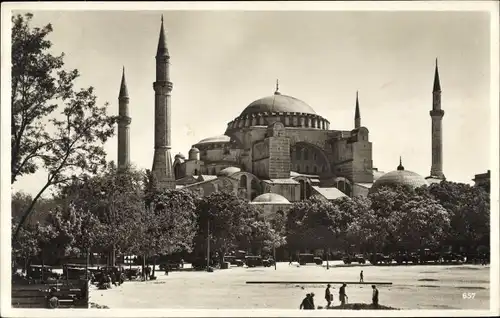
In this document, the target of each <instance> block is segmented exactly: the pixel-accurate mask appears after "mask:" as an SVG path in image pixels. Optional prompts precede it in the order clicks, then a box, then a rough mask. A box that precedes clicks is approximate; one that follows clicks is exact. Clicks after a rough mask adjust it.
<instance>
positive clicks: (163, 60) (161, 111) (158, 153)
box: [152, 15, 175, 189]
mask: <svg viewBox="0 0 500 318" xmlns="http://www.w3.org/2000/svg"><path fill="white" fill-rule="evenodd" d="M172 87H173V86H172V82H170V55H169V54H168V49H167V41H166V38H165V30H164V28H163V15H162V16H161V27H160V38H159V40H158V49H157V51H156V81H155V82H154V83H153V88H154V91H155V152H154V157H153V168H152V172H153V175H154V178H155V181H156V186H157V187H158V188H159V189H174V188H175V178H174V173H173V171H172V157H171V155H170V148H171V144H170V136H171V133H170V132H171V118H170V117H171V105H170V92H172Z"/></svg>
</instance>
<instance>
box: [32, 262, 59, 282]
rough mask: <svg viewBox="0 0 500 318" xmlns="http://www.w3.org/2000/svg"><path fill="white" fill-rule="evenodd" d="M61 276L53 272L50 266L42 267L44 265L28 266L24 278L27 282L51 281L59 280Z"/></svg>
mask: <svg viewBox="0 0 500 318" xmlns="http://www.w3.org/2000/svg"><path fill="white" fill-rule="evenodd" d="M60 276H61V275H59V274H58V273H56V272H54V268H53V267H52V266H44V265H30V266H28V268H27V269H26V277H27V278H28V279H29V280H41V281H46V280H51V279H59V278H60Z"/></svg>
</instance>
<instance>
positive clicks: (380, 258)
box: [370, 253, 392, 265]
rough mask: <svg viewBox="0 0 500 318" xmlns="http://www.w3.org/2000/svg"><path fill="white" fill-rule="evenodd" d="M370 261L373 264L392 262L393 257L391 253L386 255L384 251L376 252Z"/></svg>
mask: <svg viewBox="0 0 500 318" xmlns="http://www.w3.org/2000/svg"><path fill="white" fill-rule="evenodd" d="M370 263H371V264H372V265H378V264H386V265H389V264H392V257H390V256H389V255H384V254H382V253H375V254H372V255H371V256H370Z"/></svg>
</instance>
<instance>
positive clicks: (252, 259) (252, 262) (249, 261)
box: [245, 255, 264, 267]
mask: <svg viewBox="0 0 500 318" xmlns="http://www.w3.org/2000/svg"><path fill="white" fill-rule="evenodd" d="M245 264H246V265H247V266H248V267H257V266H264V263H263V261H262V257H261V256H249V255H247V256H245Z"/></svg>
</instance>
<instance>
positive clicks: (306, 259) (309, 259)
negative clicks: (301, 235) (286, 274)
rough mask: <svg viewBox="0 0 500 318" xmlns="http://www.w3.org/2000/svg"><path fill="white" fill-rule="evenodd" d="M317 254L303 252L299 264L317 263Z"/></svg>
mask: <svg viewBox="0 0 500 318" xmlns="http://www.w3.org/2000/svg"><path fill="white" fill-rule="evenodd" d="M315 258H316V257H315V256H314V255H313V254H309V253H301V254H299V264H300V265H306V264H311V263H314V264H317V263H316V261H315Z"/></svg>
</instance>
